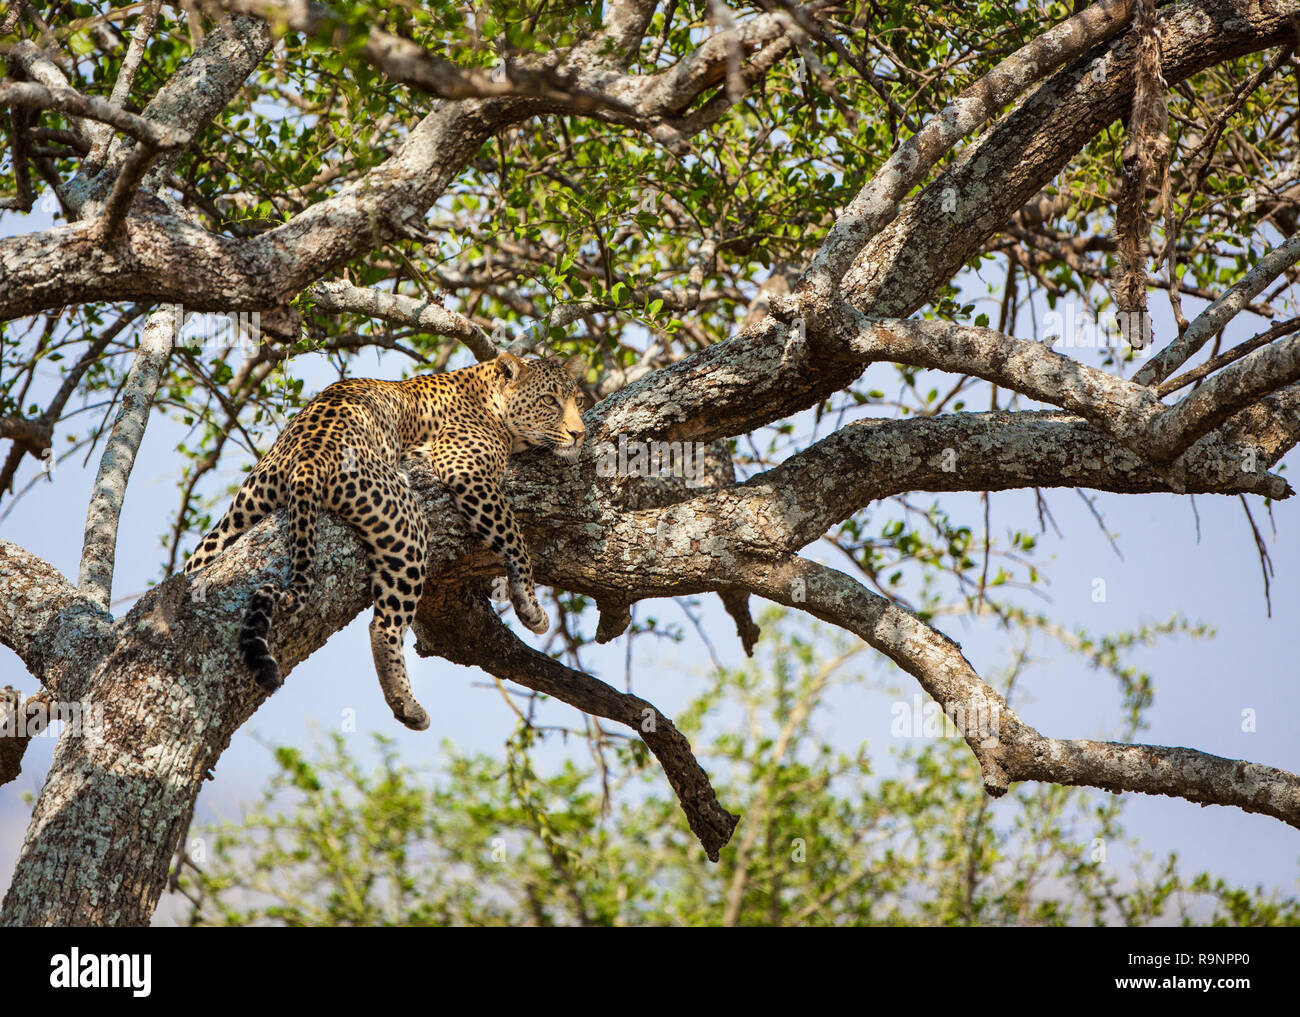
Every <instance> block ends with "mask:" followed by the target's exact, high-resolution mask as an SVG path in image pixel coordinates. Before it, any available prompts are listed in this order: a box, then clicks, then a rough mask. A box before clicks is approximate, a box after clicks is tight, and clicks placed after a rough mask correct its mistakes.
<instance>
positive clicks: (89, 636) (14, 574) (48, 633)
mask: <svg viewBox="0 0 1300 1017" xmlns="http://www.w3.org/2000/svg"><path fill="white" fill-rule="evenodd" d="M111 623H112V619H111V618H110V617H109V615H108V612H106V611H105V610H103V608H101V607H100V606H99V605H98V604H97V603H95V602H94V601H93V600H91V599H90V598H89V597H87V596H86V595H85V594H83V593H82V592H81V591H79V590H78V589H76V587H74V586H73V585H72V584H71V583H69V582H68V581H67V580H66V579H65V578H64V577H63V576H62V575H61V574H60V573H59V571H58V570H57V569H56V568H54V566H52V565H50V564H49V563H48V562H46V561H45V560H44V559H42V558H38V557H37V556H36V555H34V554H31V553H30V552H28V551H25V550H23V549H22V548H21V547H19V546H18V545H17V544H13V543H10V542H9V541H7V540H4V539H3V538H0V642H2V643H4V644H5V646H7V647H9V648H10V649H11V650H13V651H14V653H16V654H18V656H19V658H20V659H21V660H22V662H23V663H24V664H25V665H26V666H27V669H28V670H29V671H30V672H31V673H32V674H33V675H34V676H35V677H36V678H37V679H39V680H40V681H41V682H42V683H43V684H44V685H45V687H46V688H48V689H50V690H51V691H52V692H54V693H55V694H56V695H57V696H58V697H59V698H60V699H76V698H77V696H78V689H76V688H73V687H71V685H72V683H71V682H69V681H68V680H67V679H68V678H69V677H70V676H75V675H77V674H79V673H85V672H86V669H87V668H88V667H89V666H90V665H93V664H94V662H96V661H97V660H99V658H100V657H101V656H102V655H103V654H104V652H106V649H107V646H108V643H109V641H110V639H111V632H110V629H111Z"/></svg>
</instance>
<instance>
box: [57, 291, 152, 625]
mask: <svg viewBox="0 0 1300 1017" xmlns="http://www.w3.org/2000/svg"><path fill="white" fill-rule="evenodd" d="M176 319H177V312H176V310H175V309H174V308H171V307H168V308H164V309H162V310H158V311H154V312H153V314H151V315H150V316H149V319H148V321H147V322H146V323H145V326H144V329H143V330H142V332H141V333H140V348H139V350H138V351H137V353H136V355H135V360H134V361H133V362H132V364H131V370H130V371H129V372H128V373H127V377H126V383H125V385H124V387H123V389H122V408H121V410H120V411H119V412H118V415H117V420H116V421H114V423H113V433H112V434H111V435H110V436H109V439H108V443H107V444H106V445H105V446H104V455H103V457H102V458H101V459H100V461H99V474H98V476H96V477H95V486H94V488H93V492H94V493H93V494H92V495H91V498H90V507H89V509H88V510H87V511H86V535H85V541H84V543H83V544H82V549H81V575H80V578H79V579H78V581H77V585H78V586H79V587H80V588H81V589H82V591H84V592H85V594H86V595H87V596H88V597H90V598H91V599H92V600H94V601H95V602H97V603H98V604H99V605H100V606H102V607H103V608H105V609H107V608H108V604H109V600H110V597H111V594H112V589H113V565H114V560H115V557H116V551H117V524H118V520H119V518H120V516H121V513H122V503H123V501H125V500H126V484H127V481H128V480H130V478H131V469H132V467H133V466H135V456H136V453H137V452H138V451H139V450H140V442H141V441H142V440H143V439H144V429H145V426H146V425H147V424H148V422H149V413H150V410H151V409H152V407H153V398H154V395H155V393H156V392H157V391H158V386H159V385H160V384H161V383H162V378H163V372H164V371H165V369H166V367H167V361H168V360H169V359H170V358H171V352H172V348H173V346H174V344H175V341H176Z"/></svg>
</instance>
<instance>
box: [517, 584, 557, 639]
mask: <svg viewBox="0 0 1300 1017" xmlns="http://www.w3.org/2000/svg"><path fill="white" fill-rule="evenodd" d="M510 602H511V603H512V604H514V607H515V617H517V618H518V619H519V620H520V621H521V622H523V623H524V624H525V625H526V626H528V628H529V629H530V630H531V631H533V632H536V633H537V634H538V635H539V636H540V635H541V634H542V633H543V632H545V631H546V630H547V629H549V628H550V627H551V620H550V619H549V618H548V617H546V612H545V611H543V610H542V605H541V604H539V603H537V596H536V595H535V594H534V593H533V592H532V591H531V590H528V591H523V590H512V591H511V596H510Z"/></svg>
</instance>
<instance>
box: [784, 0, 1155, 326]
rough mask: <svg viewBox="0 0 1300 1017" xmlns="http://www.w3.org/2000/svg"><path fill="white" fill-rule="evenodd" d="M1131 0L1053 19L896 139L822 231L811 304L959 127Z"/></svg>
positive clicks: (976, 120) (1080, 44) (1016, 90)
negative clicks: (895, 144) (907, 134)
mask: <svg viewBox="0 0 1300 1017" xmlns="http://www.w3.org/2000/svg"><path fill="white" fill-rule="evenodd" d="M1132 9H1133V0H1102V2H1101V3H1096V4H1093V5H1091V6H1089V7H1087V8H1085V9H1084V10H1083V11H1081V12H1080V13H1078V14H1076V15H1075V16H1074V17H1072V18H1069V19H1068V20H1066V21H1063V22H1061V23H1060V24H1058V25H1054V26H1053V27H1052V28H1050V29H1048V30H1047V31H1046V32H1044V33H1043V34H1042V35H1039V36H1036V37H1035V38H1034V39H1033V40H1031V41H1030V42H1028V43H1027V44H1025V45H1024V46H1022V47H1021V48H1020V49H1018V50H1017V51H1016V52H1015V53H1013V54H1011V56H1009V57H1007V58H1006V59H1005V60H1003V61H1002V62H1001V63H999V64H998V65H997V66H996V67H994V68H993V70H991V71H989V72H988V74H986V75H984V77H982V78H981V79H980V80H979V81H977V82H975V83H974V84H973V85H971V86H969V87H968V88H967V89H966V90H965V91H964V92H962V93H961V95H959V96H957V97H956V98H955V99H954V100H953V101H952V102H950V103H949V104H948V105H947V106H946V107H945V108H944V109H943V111H942V112H941V113H939V114H938V115H936V116H934V117H932V118H931V119H930V120H929V121H928V122H927V123H926V125H925V126H924V127H923V128H921V130H920V132H919V133H917V134H914V135H913V136H912V137H910V138H908V139H907V141H905V142H903V144H902V145H900V146H899V147H898V151H896V152H895V153H894V154H893V155H892V156H890V157H889V159H888V161H886V163H885V164H884V165H883V166H882V167H881V168H880V169H879V170H878V171H877V172H876V175H875V176H874V177H872V179H871V181H870V182H869V183H868V184H867V185H866V186H865V187H863V188H862V190H860V191H859V192H858V194H857V195H856V196H855V197H854V199H853V200H852V201H851V202H850V203H849V205H848V207H847V208H846V209H845V210H844V214H843V215H841V216H840V217H839V219H837V220H836V222H835V225H834V226H833V227H831V230H830V232H829V233H828V234H827V235H826V239H825V241H823V243H822V246H821V248H820V250H818V252H817V254H816V256H815V257H814V258H813V260H812V263H811V264H810V265H809V266H808V271H807V273H806V274H805V275H804V278H803V279H802V280H801V281H800V283H799V287H798V288H799V289H802V290H803V291H804V292H806V293H808V294H809V296H811V297H813V299H812V301H811V306H814V307H816V306H819V305H821V304H823V303H825V302H826V301H828V300H829V299H830V298H831V293H832V291H833V290H834V289H835V288H837V287H838V285H839V282H840V280H841V279H842V278H843V277H844V274H845V272H847V271H848V269H849V266H850V265H851V264H852V263H853V260H854V259H855V258H856V257H857V256H858V255H859V254H860V253H861V252H862V249H863V248H864V247H865V246H866V245H867V243H868V242H869V241H870V240H871V239H872V238H873V237H874V236H876V234H877V233H879V232H880V229H881V228H882V227H883V226H884V225H885V224H886V223H888V222H889V221H890V220H891V219H893V217H894V216H895V214H896V213H897V211H898V204H899V202H900V201H902V200H903V198H905V197H906V196H907V194H908V192H910V191H911V190H912V188H913V187H915V186H916V185H917V184H918V183H920V182H921V181H922V180H923V179H924V178H925V177H926V175H927V174H928V173H929V172H930V170H931V169H932V168H933V167H934V166H935V165H936V164H937V163H938V161H939V160H940V159H941V158H942V157H943V156H944V154H945V153H947V152H948V151H949V150H950V149H951V148H952V146H953V145H955V144H956V143H957V142H958V141H960V140H961V139H962V138H964V137H966V135H968V134H970V133H971V132H972V131H973V130H975V129H976V128H977V127H979V126H980V125H982V124H984V123H986V122H987V121H988V120H989V119H990V118H991V117H992V116H994V115H995V114H996V113H998V112H999V111H1000V110H1001V109H1002V108H1003V107H1004V106H1005V105H1006V104H1007V103H1009V102H1011V101H1012V100H1013V99H1014V98H1015V97H1016V96H1017V95H1019V94H1020V93H1021V92H1023V91H1024V90H1025V89H1026V88H1027V87H1028V86H1029V85H1032V84H1034V83H1035V82H1038V81H1040V80H1042V78H1044V77H1045V76H1046V75H1047V74H1049V73H1051V72H1052V71H1054V70H1055V69H1056V68H1058V67H1060V66H1061V65H1062V64H1064V63H1067V62H1068V61H1070V60H1073V59H1075V58H1076V57H1078V56H1079V55H1080V54H1082V53H1084V52H1085V51H1087V50H1089V49H1091V48H1092V47H1093V46H1095V45H1097V44H1098V43H1101V42H1104V41H1105V40H1107V39H1109V38H1111V37H1112V36H1114V35H1116V34H1118V33H1119V32H1121V31H1123V30H1124V29H1125V28H1126V27H1127V25H1128V21H1129V19H1130V17H1131V14H1132Z"/></svg>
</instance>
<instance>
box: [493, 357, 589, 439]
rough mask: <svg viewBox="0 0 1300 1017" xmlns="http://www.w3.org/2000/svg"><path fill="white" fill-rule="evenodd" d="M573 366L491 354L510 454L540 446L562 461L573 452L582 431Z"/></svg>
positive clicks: (580, 397)
mask: <svg viewBox="0 0 1300 1017" xmlns="http://www.w3.org/2000/svg"><path fill="white" fill-rule="evenodd" d="M575 367H576V365H572V364H566V363H565V362H564V361H562V360H557V359H555V358H553V357H542V358H540V359H534V358H530V359H528V360H520V359H519V358H518V357H516V356H513V355H512V354H510V353H502V354H501V355H500V356H498V357H497V359H496V369H497V373H498V375H499V377H500V380H501V385H502V389H501V392H502V395H503V396H504V398H505V425H506V429H507V430H508V431H509V432H510V437H511V446H510V451H511V452H522V451H523V450H524V449H527V448H535V447H537V446H539V445H540V446H543V447H545V448H549V449H550V450H551V451H552V452H554V453H555V454H556V455H558V456H562V457H564V458H566V459H572V458H574V457H576V456H577V454H578V449H579V448H581V447H582V439H583V437H584V436H585V435H586V433H587V431H586V428H585V427H584V426H583V423H582V403H583V401H584V399H585V396H584V395H583V392H582V389H581V388H579V387H578V382H577V379H576V377H575Z"/></svg>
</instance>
